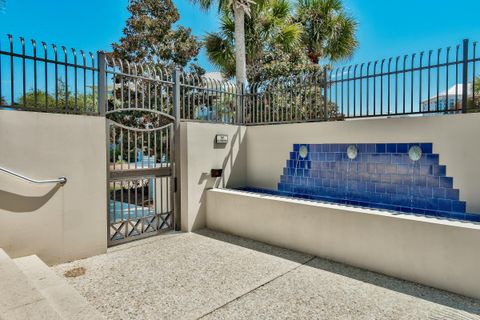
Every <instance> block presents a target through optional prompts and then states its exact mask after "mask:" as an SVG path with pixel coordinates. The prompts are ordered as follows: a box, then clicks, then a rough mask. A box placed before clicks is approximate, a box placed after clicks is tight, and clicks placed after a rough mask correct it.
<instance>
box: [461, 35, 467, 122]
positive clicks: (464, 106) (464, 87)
mask: <svg viewBox="0 0 480 320" xmlns="http://www.w3.org/2000/svg"><path fill="white" fill-rule="evenodd" d="M462 79H463V81H462V113H467V108H468V39H464V40H463V74H462Z"/></svg>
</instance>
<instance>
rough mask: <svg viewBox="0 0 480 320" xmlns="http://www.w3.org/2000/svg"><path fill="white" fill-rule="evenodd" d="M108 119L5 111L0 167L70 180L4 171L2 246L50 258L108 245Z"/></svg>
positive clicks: (0, 176)
mask: <svg viewBox="0 0 480 320" xmlns="http://www.w3.org/2000/svg"><path fill="white" fill-rule="evenodd" d="M105 145H106V143H105V119H104V118H100V117H87V116H77V115H61V114H46V113H35V112H19V111H5V110H3V111H0V166H2V167H5V168H8V169H11V170H14V171H17V172H19V173H21V174H23V175H26V176H28V177H32V178H36V179H51V178H58V177H60V176H65V177H67V179H68V182H67V184H66V185H65V186H63V187H59V186H53V185H35V184H32V183H29V182H25V181H22V180H19V179H18V178H15V177H12V176H9V175H7V174H5V173H1V172H0V226H1V227H2V232H0V247H2V248H4V249H5V251H6V252H7V253H8V254H9V255H10V256H12V257H18V256H25V255H30V254H37V255H38V256H39V257H40V258H42V259H43V260H44V261H45V262H47V263H49V264H54V263H59V262H63V261H69V260H74V259H79V258H84V257H88V256H92V255H95V254H99V253H102V252H105V251H106V248H107V243H106V241H107V236H106V230H107V215H106V208H107V204H106V201H107V198H106V151H105Z"/></svg>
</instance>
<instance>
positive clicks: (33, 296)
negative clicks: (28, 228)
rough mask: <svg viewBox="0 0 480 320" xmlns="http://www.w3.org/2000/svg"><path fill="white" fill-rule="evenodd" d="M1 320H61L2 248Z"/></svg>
mask: <svg viewBox="0 0 480 320" xmlns="http://www.w3.org/2000/svg"><path fill="white" fill-rule="evenodd" d="M0 319H5V320H17V319H18V320H24V319H31V320H46V319H49V320H50V319H54V320H56V319H61V317H60V315H59V314H58V313H57V312H56V311H55V309H54V308H53V307H52V306H51V305H50V304H49V302H48V301H47V299H46V298H45V296H43V295H42V294H41V293H40V292H39V291H38V289H37V288H36V287H35V286H34V285H33V284H32V283H31V282H30V281H29V280H28V278H27V277H26V276H25V274H24V273H23V272H22V271H21V270H20V269H19V268H18V266H17V265H16V264H15V263H14V262H13V260H12V259H11V258H10V257H9V256H8V255H7V254H6V253H5V251H3V250H2V249H1V248H0Z"/></svg>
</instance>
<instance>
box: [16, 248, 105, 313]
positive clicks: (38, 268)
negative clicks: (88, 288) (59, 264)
mask: <svg viewBox="0 0 480 320" xmlns="http://www.w3.org/2000/svg"><path fill="white" fill-rule="evenodd" d="M14 261H15V263H16V265H17V266H18V267H19V269H20V270H22V271H23V273H24V274H25V275H26V276H27V278H28V279H29V280H30V282H32V283H33V285H34V286H35V287H36V288H37V289H38V291H39V292H40V293H41V294H42V295H43V296H44V297H45V298H46V299H47V301H48V302H49V303H50V305H51V306H52V307H53V309H54V310H55V311H56V312H57V313H58V314H59V315H60V316H61V317H62V318H63V319H68V320H81V319H89V320H93V319H105V318H104V317H103V316H102V315H101V314H100V312H98V311H97V310H96V309H95V308H93V307H92V306H91V305H90V304H89V303H88V302H87V300H86V299H85V298H84V297H83V296H82V295H80V294H79V293H78V292H77V291H76V290H75V289H74V288H72V287H71V286H70V285H68V283H67V282H66V281H65V280H64V279H62V278H61V277H59V276H57V275H56V274H55V272H54V271H53V270H52V269H50V267H48V266H47V265H46V264H45V263H44V262H43V261H42V260H40V258H38V257H37V256H35V255H33V256H28V257H23V258H17V259H15V260H14Z"/></svg>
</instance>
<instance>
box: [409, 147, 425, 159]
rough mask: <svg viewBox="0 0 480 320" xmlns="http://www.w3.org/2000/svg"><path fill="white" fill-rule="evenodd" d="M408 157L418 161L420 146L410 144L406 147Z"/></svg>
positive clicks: (420, 155)
mask: <svg viewBox="0 0 480 320" xmlns="http://www.w3.org/2000/svg"><path fill="white" fill-rule="evenodd" d="M408 157H409V158H410V160H412V161H418V160H420V158H422V148H420V147H419V146H412V147H410V149H408Z"/></svg>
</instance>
